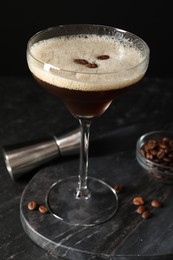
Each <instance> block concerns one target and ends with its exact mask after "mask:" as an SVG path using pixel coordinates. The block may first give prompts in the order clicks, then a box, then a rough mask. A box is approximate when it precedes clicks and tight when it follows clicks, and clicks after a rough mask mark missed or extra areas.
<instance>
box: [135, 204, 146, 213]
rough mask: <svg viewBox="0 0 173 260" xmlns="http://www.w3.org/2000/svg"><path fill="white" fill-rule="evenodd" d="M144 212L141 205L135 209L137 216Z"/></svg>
mask: <svg viewBox="0 0 173 260" xmlns="http://www.w3.org/2000/svg"><path fill="white" fill-rule="evenodd" d="M144 211H146V208H145V206H143V205H140V206H138V207H137V209H136V212H137V213H139V214H142V213H143V212H144Z"/></svg>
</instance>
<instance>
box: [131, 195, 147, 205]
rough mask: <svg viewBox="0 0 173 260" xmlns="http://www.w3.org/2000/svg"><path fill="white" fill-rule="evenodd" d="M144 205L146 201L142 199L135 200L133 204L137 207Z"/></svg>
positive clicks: (136, 198)
mask: <svg viewBox="0 0 173 260" xmlns="http://www.w3.org/2000/svg"><path fill="white" fill-rule="evenodd" d="M144 203H145V201H144V199H143V198H142V197H135V198H133V204H134V205H136V206H140V205H143V204H144Z"/></svg>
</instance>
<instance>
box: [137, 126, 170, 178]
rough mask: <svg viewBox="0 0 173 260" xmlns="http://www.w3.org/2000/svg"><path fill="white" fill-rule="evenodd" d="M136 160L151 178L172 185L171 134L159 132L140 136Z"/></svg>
mask: <svg viewBox="0 0 173 260" xmlns="http://www.w3.org/2000/svg"><path fill="white" fill-rule="evenodd" d="M136 159H137V161H138V163H139V164H140V165H141V166H142V167H143V168H144V169H145V170H146V172H147V173H148V174H149V175H150V176H152V177H153V178H155V179H157V180H159V181H163V182H165V183H173V132H170V131H165V130H163V131H162V130H160V131H153V132H149V133H146V134H144V135H142V136H141V137H140V138H139V139H138V140H137V144H136Z"/></svg>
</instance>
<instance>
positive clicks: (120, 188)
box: [114, 184, 122, 193]
mask: <svg viewBox="0 0 173 260" xmlns="http://www.w3.org/2000/svg"><path fill="white" fill-rule="evenodd" d="M114 190H115V191H116V192H117V193H118V192H121V191H122V186H121V185H119V184H117V185H115V187H114Z"/></svg>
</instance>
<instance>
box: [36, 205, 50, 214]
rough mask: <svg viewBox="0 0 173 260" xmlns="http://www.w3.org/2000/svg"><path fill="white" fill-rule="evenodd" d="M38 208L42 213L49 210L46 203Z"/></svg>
mask: <svg viewBox="0 0 173 260" xmlns="http://www.w3.org/2000/svg"><path fill="white" fill-rule="evenodd" d="M38 210H39V211H40V213H42V214H45V213H47V212H48V208H47V207H46V206H44V205H40V206H39V208H38Z"/></svg>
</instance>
